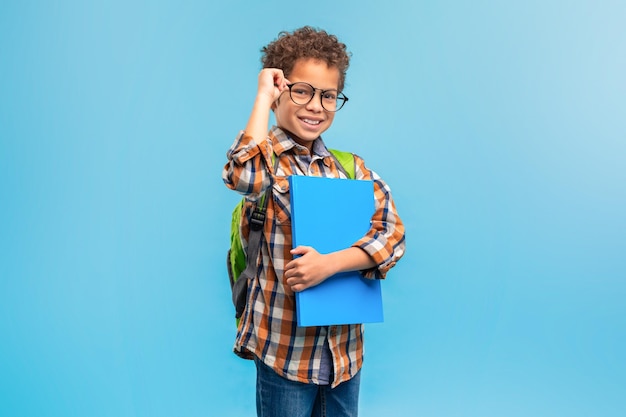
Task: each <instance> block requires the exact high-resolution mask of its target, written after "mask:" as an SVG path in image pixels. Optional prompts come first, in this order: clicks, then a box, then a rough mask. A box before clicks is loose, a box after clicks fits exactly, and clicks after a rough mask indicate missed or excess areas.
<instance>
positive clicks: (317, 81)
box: [274, 59, 339, 151]
mask: <svg viewBox="0 0 626 417" xmlns="http://www.w3.org/2000/svg"><path fill="white" fill-rule="evenodd" d="M287 79H288V80H289V83H297V82H305V83H309V84H311V85H312V86H313V87H315V88H318V89H320V90H332V89H337V87H338V86H339V70H338V69H337V68H336V67H329V66H328V65H327V64H326V63H325V62H323V61H318V60H313V59H300V60H298V61H296V63H295V64H294V66H293V70H292V71H291V73H290V74H289V75H288V76H287ZM274 115H275V117H276V124H277V125H278V127H280V128H281V129H283V130H285V131H287V132H288V133H289V136H290V137H291V138H292V139H293V140H295V141H296V142H297V143H298V144H300V145H302V146H306V147H307V148H308V149H309V151H310V150H311V147H312V146H313V141H314V140H315V139H317V138H318V137H319V136H320V135H321V134H322V133H324V132H325V131H326V130H327V129H328V128H329V127H330V125H331V124H332V123H333V119H334V118H335V113H333V112H328V111H326V110H324V108H323V107H322V103H321V100H320V91H316V94H315V97H313V99H312V100H311V101H310V102H309V103H308V104H305V105H297V104H296V103H294V102H293V100H291V98H290V97H289V90H286V91H284V92H283V93H282V94H281V96H280V98H279V99H278V100H277V101H276V105H275V108H274Z"/></svg>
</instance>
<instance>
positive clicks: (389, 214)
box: [353, 155, 406, 279]
mask: <svg viewBox="0 0 626 417" xmlns="http://www.w3.org/2000/svg"><path fill="white" fill-rule="evenodd" d="M355 165H356V178H357V179H364V180H372V181H373V182H374V199H375V212H374V215H373V216H372V226H371V228H370V229H369V231H368V232H367V234H366V235H365V236H363V237H362V238H361V239H359V240H358V241H357V242H356V243H355V244H354V245H353V246H355V247H358V248H361V249H363V250H364V251H365V252H367V254H368V255H370V256H371V257H372V259H373V260H374V262H376V264H377V266H376V267H374V268H372V269H368V270H366V271H363V275H364V276H365V277H366V278H381V279H382V278H385V276H386V275H387V272H388V271H389V270H390V269H391V268H392V267H393V266H394V265H395V264H396V262H398V260H400V258H401V257H402V256H403V255H404V251H405V245H406V242H405V234H404V224H403V223H402V220H401V219H400V217H399V216H398V213H397V211H396V207H395V204H394V202H393V198H392V196H391V189H390V188H389V186H388V185H387V184H386V183H385V182H384V181H383V180H382V179H381V178H380V177H379V176H378V174H376V173H375V172H374V171H372V170H370V169H368V168H367V167H366V166H365V163H364V161H363V159H362V158H360V157H358V156H356V155H355Z"/></svg>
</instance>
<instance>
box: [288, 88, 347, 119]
mask: <svg viewBox="0 0 626 417" xmlns="http://www.w3.org/2000/svg"><path fill="white" fill-rule="evenodd" d="M296 84H306V85H308V86H309V87H311V88H312V89H313V94H311V97H310V98H309V100H308V101H307V102H306V103H302V104H300V103H297V102H296V100H294V99H293V97H292V96H291V87H293V86H294V85H296ZM287 88H289V98H290V99H291V101H293V102H294V104H296V105H297V106H306V105H307V104H309V103H310V102H311V100H313V98H314V97H315V92H316V91H320V104H321V106H322V108H323V109H324V110H325V111H327V112H331V113H335V112H338V111H339V110H341V109H342V108H343V106H344V105H345V104H346V103H347V102H348V97H347V96H346V95H345V94H344V93H342V92H340V91H339V90H337V89H336V88H329V89H328V90H322V89H321V88H315V87H313V86H312V85H311V84H309V83H307V82H304V81H298V82H295V83H291V84H287ZM328 91H336V92H337V98H336V100H337V101H339V100H340V101H341V106H338V107H337V108H336V109H335V110H328V109H327V108H326V107H324V93H326V92H328Z"/></svg>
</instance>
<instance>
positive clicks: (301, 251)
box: [291, 246, 311, 255]
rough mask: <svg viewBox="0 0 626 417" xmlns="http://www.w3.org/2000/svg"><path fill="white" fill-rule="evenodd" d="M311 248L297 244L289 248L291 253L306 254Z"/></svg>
mask: <svg viewBox="0 0 626 417" xmlns="http://www.w3.org/2000/svg"><path fill="white" fill-rule="evenodd" d="M310 250H311V248H310V247H309V246H298V247H296V248H293V249H292V250H291V254H292V255H306V254H307V253H308V252H309V251H310Z"/></svg>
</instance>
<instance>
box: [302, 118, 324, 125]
mask: <svg viewBox="0 0 626 417" xmlns="http://www.w3.org/2000/svg"><path fill="white" fill-rule="evenodd" d="M302 121H304V122H305V123H308V124H310V125H318V124H320V121H319V120H311V119H302Z"/></svg>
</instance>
